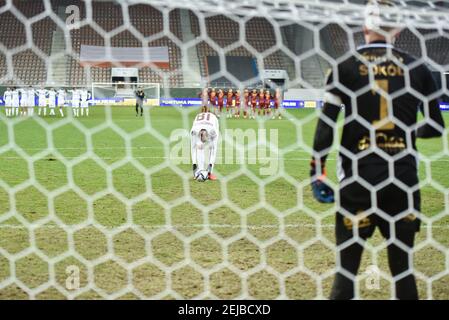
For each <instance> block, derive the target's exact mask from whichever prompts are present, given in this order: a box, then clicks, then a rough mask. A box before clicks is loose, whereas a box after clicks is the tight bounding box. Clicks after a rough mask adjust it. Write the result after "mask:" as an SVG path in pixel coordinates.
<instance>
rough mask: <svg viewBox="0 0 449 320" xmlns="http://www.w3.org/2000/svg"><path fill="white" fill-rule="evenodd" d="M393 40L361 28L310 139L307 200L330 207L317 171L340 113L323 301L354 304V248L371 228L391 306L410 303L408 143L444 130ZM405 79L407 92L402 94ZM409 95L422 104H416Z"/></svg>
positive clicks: (416, 70)
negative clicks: (329, 281)
mask: <svg viewBox="0 0 449 320" xmlns="http://www.w3.org/2000/svg"><path fill="white" fill-rule="evenodd" d="M397 32H398V31H397V30H394V29H392V28H382V29H380V28H375V27H373V26H369V25H366V26H365V27H364V36H365V41H366V43H367V44H366V45H365V46H362V47H360V48H359V49H358V50H357V51H358V55H357V56H352V57H350V58H348V59H347V60H345V61H343V62H341V63H340V64H338V65H337V66H336V67H334V69H333V71H332V72H331V73H330V75H329V76H328V79H327V92H326V98H325V104H324V107H323V109H322V112H321V115H320V119H319V121H318V125H317V128H316V132H315V140H314V147H313V148H314V155H313V159H312V162H311V178H312V189H313V195H314V197H315V198H316V199H317V200H318V201H320V202H325V203H330V202H334V192H333V190H332V189H331V188H330V186H329V185H328V184H327V183H326V170H325V164H326V157H327V155H328V153H329V151H330V149H331V146H332V144H333V139H334V128H335V127H336V121H337V118H338V115H339V113H340V111H341V109H340V108H341V106H342V105H343V106H344V112H345V113H344V117H345V122H344V126H343V129H342V130H343V132H342V138H341V147H340V153H339V161H338V167H339V170H338V178H339V181H340V187H339V190H338V192H339V197H338V200H339V201H338V206H337V208H338V213H337V215H336V230H335V231H336V242H337V254H338V257H337V261H339V263H338V267H339V268H338V270H337V274H336V276H335V281H334V284H333V288H332V292H331V299H352V298H354V297H355V292H354V283H355V276H356V275H357V271H358V269H359V266H360V260H361V257H362V252H363V245H362V243H363V241H365V240H366V239H368V238H369V237H371V236H372V234H373V232H374V231H375V228H376V227H378V228H379V229H380V232H381V234H382V236H383V237H384V238H385V239H387V240H388V246H387V253H388V261H389V267H390V270H391V273H392V275H393V277H395V279H394V283H395V287H396V290H395V294H396V298H398V299H417V298H418V293H417V288H416V281H415V278H414V275H413V270H412V268H413V265H412V264H411V261H412V259H411V258H412V254H413V253H412V249H413V246H414V239H415V234H416V232H418V231H419V226H420V220H419V216H417V215H416V213H419V212H420V209H421V200H420V192H419V189H418V188H417V187H418V185H419V181H418V167H417V166H418V158H417V150H416V138H432V137H439V136H441V135H442V133H443V131H444V122H443V118H442V115H441V112H440V109H439V102H438V100H437V99H436V98H435V94H436V92H437V91H438V90H437V87H436V84H435V81H434V79H433V77H432V74H431V72H430V71H429V69H428V68H427V67H426V66H425V65H424V64H420V65H419V64H416V63H417V61H416V60H414V59H413V58H412V57H411V56H409V55H407V54H405V53H403V52H401V51H399V50H397V49H395V48H394V47H393V46H392V44H391V43H390V42H391V39H392V38H393V36H395V35H396V34H397ZM408 66H412V67H411V68H408ZM407 73H408V75H409V77H408V79H410V86H411V88H406V87H405V86H406V83H407V82H406V77H407ZM371 76H373V80H374V81H372V80H370V77H371ZM342 88H345V89H342ZM404 89H407V90H404ZM410 89H414V91H415V92H418V93H420V94H421V95H422V96H423V97H425V99H424V100H423V101H422V100H420V98H418V97H416V95H413V94H411V93H410V92H411V90H410ZM356 93H357V94H356ZM393 94H396V96H395V97H394V99H393V98H392V97H391V95H393ZM418 112H422V113H423V115H424V116H425V120H424V121H423V122H417V115H418ZM393 180H394V182H396V183H393ZM362 181H363V182H362ZM409 200H410V201H409ZM357 240H358V242H357ZM361 240H362V241H361Z"/></svg>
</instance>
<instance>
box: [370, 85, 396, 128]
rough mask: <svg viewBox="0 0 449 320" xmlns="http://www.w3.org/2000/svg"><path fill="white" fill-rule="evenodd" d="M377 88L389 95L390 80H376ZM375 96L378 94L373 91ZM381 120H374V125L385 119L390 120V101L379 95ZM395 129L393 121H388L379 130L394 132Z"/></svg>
mask: <svg viewBox="0 0 449 320" xmlns="http://www.w3.org/2000/svg"><path fill="white" fill-rule="evenodd" d="M376 86H377V88H379V89H381V90H383V91H384V92H385V93H387V94H388V89H389V84H388V80H376ZM373 94H376V92H375V91H374V90H373ZM378 95H379V99H380V101H379V120H374V121H373V125H376V124H378V123H379V122H380V121H382V120H384V119H385V118H388V101H387V99H386V98H385V97H384V96H383V95H381V94H379V93H378ZM393 129H394V123H393V122H391V121H388V122H387V123H385V124H384V125H383V126H381V127H380V128H378V129H377V130H393Z"/></svg>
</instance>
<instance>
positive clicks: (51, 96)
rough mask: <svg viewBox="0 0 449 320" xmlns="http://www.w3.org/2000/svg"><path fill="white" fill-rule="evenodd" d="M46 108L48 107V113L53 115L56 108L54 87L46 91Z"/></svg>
mask: <svg viewBox="0 0 449 320" xmlns="http://www.w3.org/2000/svg"><path fill="white" fill-rule="evenodd" d="M48 108H49V109H50V115H51V116H55V115H56V114H55V109H56V91H55V89H50V90H49V91H48Z"/></svg>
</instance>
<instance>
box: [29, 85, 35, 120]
mask: <svg viewBox="0 0 449 320" xmlns="http://www.w3.org/2000/svg"><path fill="white" fill-rule="evenodd" d="M35 106H36V90H35V89H34V88H33V87H32V86H30V87H29V89H28V115H29V116H33V115H34V107H35Z"/></svg>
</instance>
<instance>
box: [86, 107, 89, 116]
mask: <svg viewBox="0 0 449 320" xmlns="http://www.w3.org/2000/svg"><path fill="white" fill-rule="evenodd" d="M88 116H89V108H86V117H88Z"/></svg>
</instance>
